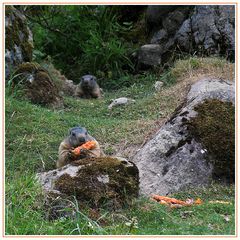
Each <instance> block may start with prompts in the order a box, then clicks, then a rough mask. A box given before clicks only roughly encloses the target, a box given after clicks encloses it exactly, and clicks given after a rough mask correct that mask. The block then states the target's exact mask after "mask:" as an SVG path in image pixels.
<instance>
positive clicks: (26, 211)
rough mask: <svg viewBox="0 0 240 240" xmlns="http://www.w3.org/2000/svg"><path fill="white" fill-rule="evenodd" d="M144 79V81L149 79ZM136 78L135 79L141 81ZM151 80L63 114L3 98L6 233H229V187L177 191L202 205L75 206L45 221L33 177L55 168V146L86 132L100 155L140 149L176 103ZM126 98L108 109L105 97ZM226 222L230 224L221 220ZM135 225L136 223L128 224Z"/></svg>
mask: <svg viewBox="0 0 240 240" xmlns="http://www.w3.org/2000/svg"><path fill="white" fill-rule="evenodd" d="M148 77H149V78H148ZM140 80H141V81H140ZM155 80H156V78H155V77H151V76H145V77H142V78H141V77H140V78H139V82H137V81H136V79H135V84H134V83H133V84H132V85H131V86H128V87H123V88H121V89H119V90H116V91H112V92H106V93H105V96H104V98H103V99H101V100H76V99H74V98H71V97H66V98H65V99H64V102H65V108H64V109H60V110H51V109H47V108H43V107H41V106H37V105H33V104H31V103H29V102H27V101H25V100H23V99H22V100H19V99H17V97H16V96H17V95H16V96H13V95H9V94H8V91H7V90H8V89H6V98H5V132H6V140H5V141H6V147H5V148H6V157H5V169H6V186H5V187H6V188H5V192H6V193H5V194H6V205H5V207H6V218H5V227H6V234H11V235H12V234H13V235H15V234H16V235H21V234H26V235H28V234H33V235H35V234H42V235H45V234H47V235H60V234H64V235H69V234H73V235H75V234H77V235H79V234H83V235H91V234H96V235H102V234H124V235H125V234H141V235H142V234H150V235H154V234H157V235H179V234H181V235H185V234H187V235H196V234H197V235H199V234H207V235H215V234H217V235H222V234H224V235H228V234H231V235H232V234H234V233H235V232H234V231H235V220H234V218H235V216H234V186H220V185H217V184H214V185H212V186H211V187H209V188H201V189H194V190H189V191H187V192H180V193H178V194H176V195H175V196H176V197H178V198H179V199H183V200H185V199H186V198H197V197H200V198H201V199H202V200H203V201H204V204H203V205H200V206H193V207H188V208H181V209H169V208H167V207H165V206H162V205H159V204H158V203H155V202H153V201H151V200H150V199H148V198H140V199H137V200H135V201H134V202H133V204H132V206H126V207H125V208H123V209H118V210H116V211H111V210H110V209H98V210H93V209H90V208H88V207H86V206H82V205H79V206H77V204H76V202H74V206H75V208H76V210H77V215H76V217H75V218H72V219H70V218H61V219H58V220H53V221H49V220H47V219H46V217H45V210H46V209H45V206H44V197H43V195H42V193H41V188H40V186H39V184H38V183H37V181H36V179H35V176H36V173H37V172H40V171H47V170H50V169H53V168H55V163H56V162H55V161H56V159H57V151H58V146H59V143H60V142H61V141H62V139H63V138H64V137H65V136H66V134H67V132H68V129H69V128H70V127H72V126H75V125H77V124H80V125H82V126H85V127H86V128H87V129H88V130H89V132H90V134H92V135H93V136H94V137H96V139H97V140H98V141H99V142H100V144H101V146H102V147H103V150H104V151H105V152H106V153H107V154H113V155H114V154H116V153H119V152H120V153H121V151H122V148H128V147H133V148H135V149H137V148H139V147H140V145H141V144H142V143H143V142H144V141H145V138H146V136H149V135H151V132H153V131H154V130H157V129H158V126H157V122H158V121H161V120H164V119H165V118H166V117H168V116H169V115H170V114H171V113H172V112H173V111H174V109H175V108H176V107H177V106H178V105H179V99H178V94H179V93H178V91H179V90H177V91H176V90H174V89H175V86H170V87H164V88H163V90H162V91H161V92H160V93H158V94H156V93H154V88H153V83H154V81H155ZM123 96H124V97H130V98H134V99H135V100H136V103H135V104H132V105H127V106H123V107H119V108H114V109H112V111H109V110H108V109H107V106H108V105H109V104H110V101H111V99H114V98H117V97H123ZM210 200H224V201H229V202H231V203H232V205H224V204H210V203H209V201H210ZM224 216H229V221H226V220H225V219H224ZM134 223H135V225H134Z"/></svg>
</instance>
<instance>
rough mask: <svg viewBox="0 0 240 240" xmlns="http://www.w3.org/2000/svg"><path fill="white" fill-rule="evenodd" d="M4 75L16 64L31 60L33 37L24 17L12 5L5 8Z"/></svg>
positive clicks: (12, 69) (10, 71) (7, 74)
mask: <svg viewBox="0 0 240 240" xmlns="http://www.w3.org/2000/svg"><path fill="white" fill-rule="evenodd" d="M5 13H6V14H5V63H6V64H5V77H6V79H8V78H9V76H10V74H11V73H12V72H13V71H14V69H15V68H16V66H18V65H19V64H21V63H23V62H29V61H32V54H33V37H32V32H31V30H30V29H29V27H28V24H27V21H26V17H25V16H24V15H23V14H22V13H21V12H20V11H18V10H17V9H16V8H14V7H13V6H10V5H9V6H6V8H5Z"/></svg>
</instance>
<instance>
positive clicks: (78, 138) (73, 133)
mask: <svg viewBox="0 0 240 240" xmlns="http://www.w3.org/2000/svg"><path fill="white" fill-rule="evenodd" d="M93 140H94V141H96V139H95V138H94V137H92V136H90V135H89V134H88V132H87V130H86V128H84V127H74V128H71V129H70V130H69V135H68V136H67V137H66V138H65V139H64V140H63V141H62V142H61V143H60V146H59V149H58V161H57V168H59V167H63V166H64V165H67V164H68V163H70V162H72V161H75V160H79V159H82V158H86V157H100V156H102V155H103V154H102V152H101V150H100V145H99V143H98V142H97V141H96V147H95V148H94V149H92V150H85V149H82V150H81V154H80V156H77V157H76V156H75V155H74V154H73V152H72V151H73V149H74V148H76V147H78V146H81V145H82V144H84V143H85V142H88V141H93Z"/></svg>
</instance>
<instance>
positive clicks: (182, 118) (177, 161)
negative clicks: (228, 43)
mask: <svg viewBox="0 0 240 240" xmlns="http://www.w3.org/2000/svg"><path fill="white" fill-rule="evenodd" d="M206 99H219V100H221V101H227V102H229V101H230V102H232V103H233V104H234V101H235V89H234V85H233V84H232V83H231V82H228V81H223V80H219V79H203V80H201V81H199V82H197V83H195V84H194V85H193V86H192V87H191V90H190V92H189V93H188V95H187V99H186V102H185V104H184V106H181V107H180V108H179V109H178V111H176V112H175V113H174V114H173V117H172V118H171V119H170V120H169V121H168V122H167V123H165V125H163V126H162V127H161V128H160V130H159V131H158V132H157V134H156V135H155V137H153V138H152V139H151V140H150V141H149V142H147V143H146V144H145V145H144V146H143V148H142V149H140V151H139V152H138V153H137V154H136V155H135V156H134V158H133V161H134V162H135V163H136V165H137V167H138V169H139V176H140V193H142V194H146V195H148V194H161V195H167V194H170V193H173V192H176V191H178V190H182V189H184V188H187V187H193V186H199V185H205V184H208V183H209V182H210V181H211V180H212V173H213V169H214V166H213V164H212V163H211V162H210V161H209V159H211V158H212V157H213V156H211V154H210V153H209V152H208V151H207V150H206V149H205V147H204V146H203V145H202V143H201V142H199V141H198V140H197V139H195V138H194V136H192V134H191V132H190V131H189V128H188V125H186V124H184V123H186V122H188V121H190V120H191V119H192V118H194V117H196V116H197V114H198V113H197V112H196V110H195V109H194V108H195V106H197V105H199V104H200V103H203V102H204V101H205V100H206ZM216 141H218V139H216Z"/></svg>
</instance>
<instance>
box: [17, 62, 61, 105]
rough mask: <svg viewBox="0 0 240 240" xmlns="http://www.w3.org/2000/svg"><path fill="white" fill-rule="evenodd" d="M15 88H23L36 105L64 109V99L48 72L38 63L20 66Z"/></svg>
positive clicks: (27, 63)
mask: <svg viewBox="0 0 240 240" xmlns="http://www.w3.org/2000/svg"><path fill="white" fill-rule="evenodd" d="M14 86H18V87H22V89H23V90H24V94H25V95H26V96H27V98H28V99H30V101H31V102H32V103H34V104H40V105H43V106H49V107H54V108H59V107H63V99H62V97H61V96H60V94H59V90H58V88H57V86H56V84H55V83H54V81H53V80H52V78H51V76H50V75H49V73H48V71H47V70H46V69H45V68H43V67H41V66H40V65H39V64H38V63H34V62H26V63H22V64H21V65H19V67H18V68H17V70H16V77H15V78H14Z"/></svg>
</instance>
